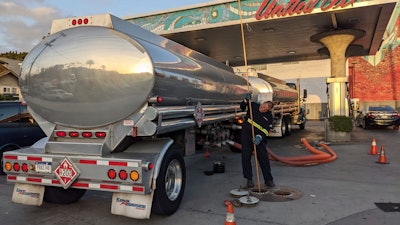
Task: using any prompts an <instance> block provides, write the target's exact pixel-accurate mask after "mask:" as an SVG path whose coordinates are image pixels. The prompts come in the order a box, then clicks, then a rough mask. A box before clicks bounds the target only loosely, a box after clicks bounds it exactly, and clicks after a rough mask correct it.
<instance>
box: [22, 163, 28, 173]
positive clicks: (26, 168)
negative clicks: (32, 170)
mask: <svg viewBox="0 0 400 225" xmlns="http://www.w3.org/2000/svg"><path fill="white" fill-rule="evenodd" d="M22 171H24V172H28V164H26V163H24V164H22Z"/></svg>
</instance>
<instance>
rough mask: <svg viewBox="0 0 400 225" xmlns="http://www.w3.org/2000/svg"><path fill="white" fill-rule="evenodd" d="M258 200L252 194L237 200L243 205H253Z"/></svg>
mask: <svg viewBox="0 0 400 225" xmlns="http://www.w3.org/2000/svg"><path fill="white" fill-rule="evenodd" d="M259 201H260V200H259V199H258V198H256V197H254V196H243V197H241V198H239V202H240V203H242V204H243V205H245V206H253V205H255V204H257V203H258V202H259Z"/></svg>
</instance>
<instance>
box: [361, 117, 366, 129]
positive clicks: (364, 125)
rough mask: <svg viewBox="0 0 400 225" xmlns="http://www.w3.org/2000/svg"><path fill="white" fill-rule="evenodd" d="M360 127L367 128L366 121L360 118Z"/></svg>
mask: <svg viewBox="0 0 400 225" xmlns="http://www.w3.org/2000/svg"><path fill="white" fill-rule="evenodd" d="M361 126H362V128H364V129H367V128H368V126H367V123H366V122H365V119H363V120H362V124H361Z"/></svg>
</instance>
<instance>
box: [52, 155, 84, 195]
mask: <svg viewBox="0 0 400 225" xmlns="http://www.w3.org/2000/svg"><path fill="white" fill-rule="evenodd" d="M54 173H55V174H56V176H57V178H58V180H60V182H61V184H62V185H63V187H64V188H65V189H67V188H68V187H69V186H70V185H71V184H72V183H73V182H74V180H75V179H76V178H77V177H78V175H79V171H78V170H77V169H76V168H75V167H74V165H73V164H72V163H71V162H70V161H69V160H68V158H65V159H64V160H63V161H62V162H61V163H60V165H59V166H58V167H57V168H56V170H55V171H54Z"/></svg>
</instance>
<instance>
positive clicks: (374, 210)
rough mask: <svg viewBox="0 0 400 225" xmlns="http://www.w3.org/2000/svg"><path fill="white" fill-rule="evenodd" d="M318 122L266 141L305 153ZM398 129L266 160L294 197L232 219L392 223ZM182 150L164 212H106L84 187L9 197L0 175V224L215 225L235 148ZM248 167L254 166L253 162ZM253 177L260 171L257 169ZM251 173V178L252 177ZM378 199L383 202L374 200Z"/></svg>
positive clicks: (236, 159)
mask: <svg viewBox="0 0 400 225" xmlns="http://www.w3.org/2000/svg"><path fill="white" fill-rule="evenodd" d="M324 130H325V128H324V123H323V122H322V121H309V122H308V123H307V125H306V129H305V130H299V129H298V128H297V127H295V128H294V129H293V132H292V134H291V135H290V136H289V137H285V138H271V139H270V140H269V143H268V146H269V148H270V149H271V150H272V151H273V152H274V153H276V154H278V155H280V156H295V155H305V154H310V153H309V152H308V151H307V150H306V148H305V147H304V146H303V145H302V144H301V142H300V139H301V138H306V139H307V140H308V142H309V143H310V144H312V145H314V143H317V142H319V141H324ZM399 136H400V133H399V131H394V130H392V129H390V128H385V129H368V130H364V129H362V128H354V131H353V132H352V137H351V142H347V143H330V144H329V143H328V146H329V147H330V148H331V149H332V150H333V151H334V152H335V153H336V154H337V155H338V158H337V159H336V160H335V161H333V162H329V163H324V164H319V165H313V166H289V165H286V164H283V163H281V162H276V161H271V167H272V174H273V176H274V178H275V183H276V185H277V188H283V187H285V188H289V189H294V190H298V191H299V192H300V193H301V197H300V198H298V199H296V200H289V201H280V202H277V201H264V200H263V201H259V202H258V203H257V204H255V205H254V206H241V207H234V216H235V221H236V224H238V225H240V224H243V225H244V224H246V225H256V224H257V225H259V224H267V225H269V224H271V225H347V224H349V225H350V224H351V225H356V224H363V225H380V224H388V225H392V224H393V225H398V224H399V223H400V222H399V221H400V208H399V206H400V179H399V177H400V176H399V174H400V145H399V144H400V138H399ZM372 138H375V140H376V142H377V148H378V151H379V150H380V148H381V146H384V150H385V153H386V159H387V161H388V162H389V164H379V163H376V161H377V160H378V157H379V156H376V155H369V154H368V153H369V152H370V149H371V142H372ZM205 150H206V149H204V150H203V151H199V152H197V153H196V154H195V155H192V156H187V157H185V162H186V167H187V181H186V182H187V186H186V191H185V195H184V198H183V201H182V203H181V206H180V208H179V209H178V211H177V212H176V213H174V214H173V215H171V216H168V217H165V216H159V215H151V218H150V219H148V220H137V219H132V218H127V217H122V216H116V215H111V213H110V209H111V196H112V195H111V193H105V192H98V191H88V192H87V193H86V194H85V196H84V197H83V198H82V199H81V200H80V201H79V202H77V203H74V204H69V205H57V204H49V203H44V204H43V205H42V206H40V207H35V206H25V205H19V204H14V203H12V202H11V193H12V188H13V185H12V184H11V183H7V182H6V178H5V176H1V177H0V221H1V222H0V224H10V225H15V224H18V225H19V224H21V225H23V224H32V225H36V224H37V225H39V224H40V225H50V224H59V225H63V224H68V225H81V224H82V225H83V224H85V225H87V224H96V225H103V224H104V225H105V224H107V225H108V224H131V225H132V224H133V225H135V224H142V225H143V224H153V225H159V224H160V225H161V224H163V225H168V224H174V225H188V224H191V225H204V224H210V225H214V224H216V225H218V224H221V225H222V224H225V219H226V206H225V205H224V201H225V200H234V199H235V198H234V197H233V196H232V195H230V191H231V190H233V189H237V188H239V187H240V186H241V185H244V181H245V180H244V179H243V177H242V172H241V157H240V153H234V152H231V151H230V150H229V148H228V147H224V148H219V149H214V148H211V149H209V152H210V157H209V158H206V157H204V151H205ZM216 161H221V162H224V164H225V172H224V173H215V174H213V175H211V176H207V175H205V174H204V171H210V170H213V165H214V162H216ZM254 171H255V174H256V170H255V169H254ZM260 177H262V176H261V174H260ZM254 181H255V182H256V183H257V179H256V178H255V179H254ZM375 203H380V204H378V205H383V206H384V209H383V210H382V209H381V208H379V207H377V205H376V204H375Z"/></svg>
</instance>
